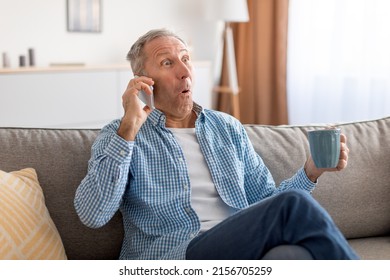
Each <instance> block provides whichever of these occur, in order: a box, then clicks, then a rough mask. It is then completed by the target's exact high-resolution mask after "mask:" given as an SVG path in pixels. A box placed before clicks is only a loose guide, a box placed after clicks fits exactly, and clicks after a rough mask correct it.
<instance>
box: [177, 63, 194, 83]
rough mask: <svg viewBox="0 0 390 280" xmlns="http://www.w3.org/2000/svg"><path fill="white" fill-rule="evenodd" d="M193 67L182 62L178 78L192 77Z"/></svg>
mask: <svg viewBox="0 0 390 280" xmlns="http://www.w3.org/2000/svg"><path fill="white" fill-rule="evenodd" d="M191 69H192V68H191V65H189V64H186V63H184V62H181V63H180V66H179V69H178V71H177V75H178V78H179V79H181V80H184V79H187V78H188V77H190V76H191V73H192V70H191Z"/></svg>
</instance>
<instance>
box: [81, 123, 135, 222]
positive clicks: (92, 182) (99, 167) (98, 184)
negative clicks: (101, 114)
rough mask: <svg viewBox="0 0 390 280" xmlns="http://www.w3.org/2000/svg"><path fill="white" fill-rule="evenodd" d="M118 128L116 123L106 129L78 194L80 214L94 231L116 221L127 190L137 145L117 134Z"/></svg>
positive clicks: (93, 151) (99, 138)
mask: <svg viewBox="0 0 390 280" xmlns="http://www.w3.org/2000/svg"><path fill="white" fill-rule="evenodd" d="M118 125H119V121H116V122H112V123H111V124H109V125H107V126H106V127H104V128H103V129H102V131H101V133H100V134H99V136H98V138H97V139H96V141H95V143H94V144H93V146H92V149H91V151H92V156H91V159H90V160H89V162H88V173H87V175H86V177H85V178H84V179H83V181H82V182H81V184H80V185H79V187H78V188H77V191H76V195H75V199H74V206H75V209H76V212H77V214H78V215H79V218H80V220H81V221H82V222H83V223H84V224H85V225H86V226H89V227H92V228H98V227H101V226H103V225H105V224H106V223H107V222H108V221H109V220H110V219H111V218H112V216H113V215H114V214H115V213H116V211H117V210H118V209H119V206H120V203H121V201H122V197H123V194H124V192H125V189H126V185H127V180H128V170H129V165H130V160H131V154H132V150H133V142H128V141H125V140H124V139H122V138H121V137H119V136H118V135H117V133H116V132H117V128H118Z"/></svg>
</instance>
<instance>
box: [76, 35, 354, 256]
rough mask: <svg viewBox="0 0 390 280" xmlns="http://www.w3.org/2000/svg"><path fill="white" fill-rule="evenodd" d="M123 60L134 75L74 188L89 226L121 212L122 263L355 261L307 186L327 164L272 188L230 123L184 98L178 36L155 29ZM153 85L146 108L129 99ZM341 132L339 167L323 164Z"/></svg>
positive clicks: (343, 157) (188, 74) (185, 56)
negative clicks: (330, 161)
mask: <svg viewBox="0 0 390 280" xmlns="http://www.w3.org/2000/svg"><path fill="white" fill-rule="evenodd" d="M128 59H129V60H130V62H131V67H132V70H133V73H134V74H135V75H136V77H135V78H134V79H131V80H130V82H129V84H128V86H127V89H126V91H125V92H124V94H123V97H122V99H123V108H124V116H123V117H122V119H121V120H115V121H113V122H112V123H110V124H108V125H107V126H106V127H104V128H103V129H102V131H101V133H100V134H99V136H98V138H97V139H96V141H95V143H94V144H93V146H92V157H91V159H90V161H89V164H88V174H87V175H86V177H85V178H84V180H83V181H82V182H81V184H80V186H79V188H78V189H77V192H76V196H75V208H76V211H77V213H78V215H79V217H80V219H81V221H82V222H83V223H84V224H85V225H87V226H89V227H101V226H103V225H104V224H106V223H107V222H108V221H109V220H110V219H111V218H112V216H113V215H114V214H115V213H116V211H117V210H118V209H119V210H120V211H121V212H122V215H123V223H124V229H125V236H124V240H123V246H122V251H121V255H120V258H121V259H262V258H274V257H276V258H290V257H289V256H288V254H292V258H309V259H310V258H314V259H356V258H357V256H356V254H355V253H354V252H353V251H352V249H351V248H350V247H349V245H348V243H347V241H346V240H345V239H344V237H343V235H342V234H341V233H340V232H339V230H338V229H337V228H336V226H335V225H334V223H333V221H332V220H331V218H330V217H329V215H328V214H327V213H326V212H325V210H324V209H322V208H321V207H320V206H319V205H318V204H317V203H316V202H315V201H314V199H313V198H311V196H310V194H309V192H311V191H312V190H313V188H314V187H315V182H316V181H317V178H318V177H319V176H320V175H321V174H322V173H323V172H324V170H320V169H316V168H315V166H314V164H313V161H312V160H311V158H309V159H308V160H307V162H306V163H305V166H304V168H302V169H300V170H299V171H298V172H297V173H296V175H295V176H294V177H292V178H290V179H288V180H286V181H284V182H282V183H281V184H280V186H279V187H278V188H276V186H275V183H274V181H273V179H272V176H271V174H270V172H269V171H268V169H267V167H266V166H265V165H264V163H263V161H262V159H261V158H260V156H259V155H257V154H256V152H255V151H254V149H253V147H252V145H251V143H250V141H249V139H248V136H247V134H246V133H245V129H244V128H243V126H242V125H241V124H240V123H239V121H237V120H236V119H234V118H232V117H231V116H229V115H227V114H224V113H221V112H216V111H212V110H205V109H202V108H201V107H200V106H199V105H197V104H195V103H194V102H193V100H192V65H191V59H190V55H189V52H188V49H187V47H186V44H185V42H184V41H183V40H182V39H180V38H179V37H178V36H177V35H175V34H174V33H171V32H170V31H167V30H164V29H161V30H160V29H159V30H152V31H150V32H148V33H147V34H145V35H144V36H142V37H140V38H139V39H138V40H137V42H136V43H135V44H134V45H133V46H132V48H131V49H130V51H129V53H128ZM150 86H153V87H154V90H153V92H154V104H155V106H156V109H154V110H152V108H149V107H148V106H145V107H142V106H141V105H140V102H139V100H138V94H139V92H140V91H141V90H143V91H145V92H146V93H147V94H152V90H151V88H150ZM341 139H342V140H341V153H340V161H339V165H338V167H337V168H335V169H332V170H327V171H336V170H341V169H343V168H345V167H346V165H347V160H348V148H347V146H346V138H345V136H344V135H343V136H342V137H341ZM285 245H289V246H292V247H289V246H287V247H286V246H285ZM280 248H282V249H281V250H280ZM286 248H287V249H286ZM291 248H293V249H292V251H291V250H290V249H291ZM275 251H276V253H272V252H275ZM291 252H292V253H291ZM270 254H271V255H270Z"/></svg>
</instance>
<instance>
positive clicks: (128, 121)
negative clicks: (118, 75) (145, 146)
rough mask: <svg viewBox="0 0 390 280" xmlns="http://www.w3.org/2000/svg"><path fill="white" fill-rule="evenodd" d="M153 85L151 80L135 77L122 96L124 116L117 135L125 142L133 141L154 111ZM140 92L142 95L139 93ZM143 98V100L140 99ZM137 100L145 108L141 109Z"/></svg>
mask: <svg viewBox="0 0 390 280" xmlns="http://www.w3.org/2000/svg"><path fill="white" fill-rule="evenodd" d="M153 84H154V81H153V80H152V79H151V78H148V77H145V76H140V77H139V76H135V77H134V79H131V80H130V82H129V83H128V85H127V88H126V91H125V92H124V93H123V95H122V105H123V109H124V116H123V118H122V121H121V124H120V126H119V129H118V135H119V136H121V137H122V138H123V139H125V140H127V141H133V140H134V139H135V136H136V135H137V133H138V131H139V129H140V128H141V126H142V124H143V123H144V122H145V121H146V118H147V117H148V115H149V114H150V113H151V112H152V110H153V109H154V102H153ZM141 92H142V93H141ZM141 96H144V100H142V99H141ZM139 99H141V100H142V102H144V103H145V104H147V105H146V106H144V107H142V105H141V103H140V102H139Z"/></svg>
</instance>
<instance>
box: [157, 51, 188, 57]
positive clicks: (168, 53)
mask: <svg viewBox="0 0 390 280" xmlns="http://www.w3.org/2000/svg"><path fill="white" fill-rule="evenodd" d="M183 52H186V53H188V50H187V49H181V50H180V53H183ZM170 54H172V53H171V52H162V53H158V54H157V55H156V56H157V57H159V56H165V55H170Z"/></svg>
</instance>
